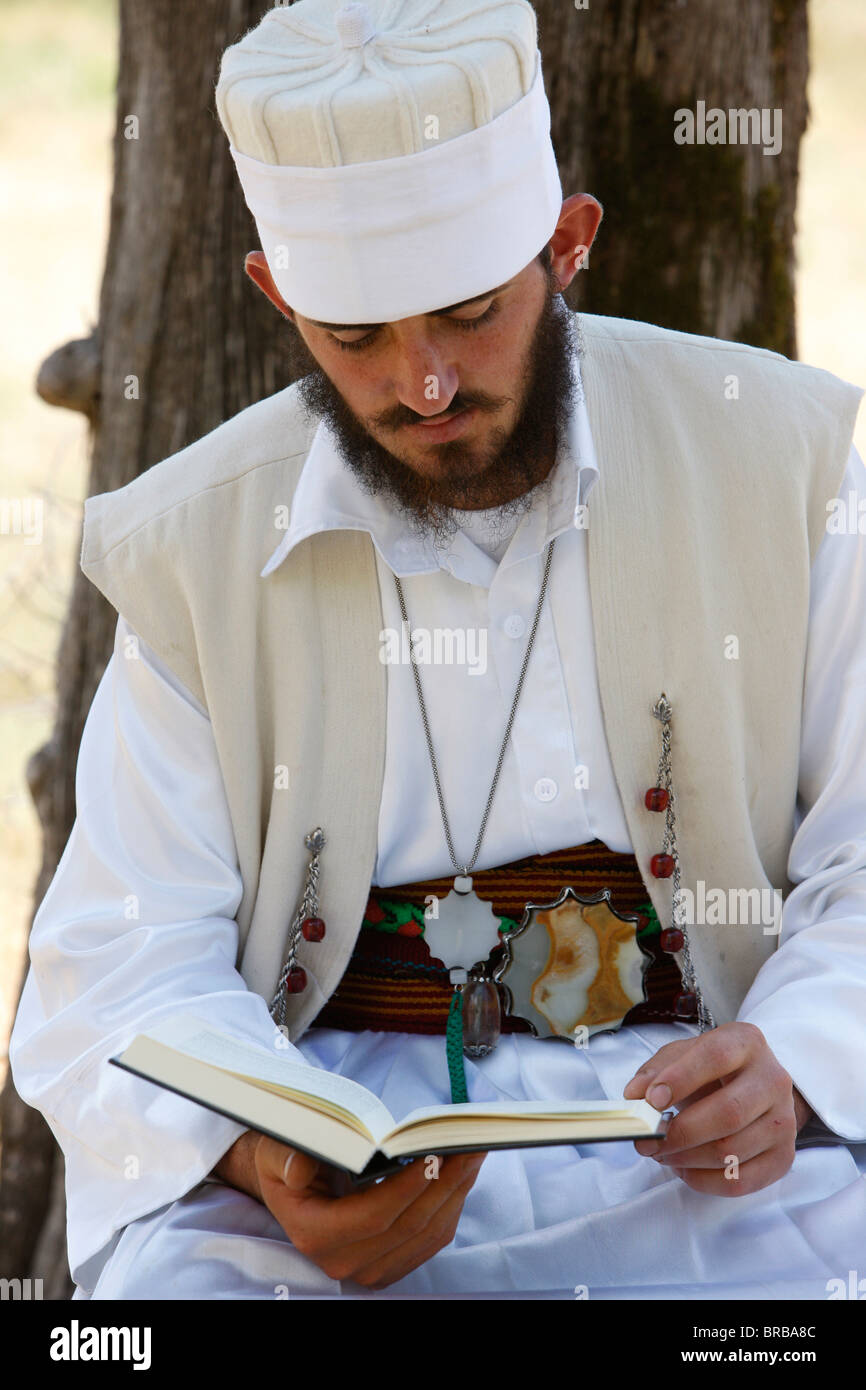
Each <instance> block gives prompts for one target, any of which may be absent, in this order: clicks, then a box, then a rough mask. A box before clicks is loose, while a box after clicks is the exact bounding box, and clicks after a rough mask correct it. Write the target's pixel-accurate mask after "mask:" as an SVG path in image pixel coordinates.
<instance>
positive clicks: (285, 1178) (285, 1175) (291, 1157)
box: [283, 1149, 297, 1186]
mask: <svg viewBox="0 0 866 1390" xmlns="http://www.w3.org/2000/svg"><path fill="white" fill-rule="evenodd" d="M296 1157H297V1154H296V1153H295V1151H294V1149H293V1150H292V1152H291V1153H290V1154H289V1156H288V1158H287V1159H286V1161H285V1163H284V1164H283V1182H284V1183H285V1184H286V1186H288V1183H289V1169H290V1168H291V1166H292V1164H293V1162H294V1161H295V1158H296Z"/></svg>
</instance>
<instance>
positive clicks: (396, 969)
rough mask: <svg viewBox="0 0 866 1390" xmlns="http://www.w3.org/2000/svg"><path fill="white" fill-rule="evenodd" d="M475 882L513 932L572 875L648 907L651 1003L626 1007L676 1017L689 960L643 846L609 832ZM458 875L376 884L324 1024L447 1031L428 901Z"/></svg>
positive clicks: (649, 1019)
mask: <svg viewBox="0 0 866 1390" xmlns="http://www.w3.org/2000/svg"><path fill="white" fill-rule="evenodd" d="M472 879H473V887H474V890H475V892H477V894H478V896H479V897H480V898H484V899H487V900H489V901H490V902H491V903H492V905H493V911H494V913H495V914H496V916H497V917H499V918H500V931H506V932H507V931H511V930H513V929H514V928H515V927H516V926H517V925H519V923H520V920H521V918H522V916H523V910H524V906H525V904H526V903H527V902H547V901H551V900H553V899H554V898H556V896H557V895H558V894H559V892H560V891H561V889H562V887H563V886H564V884H566V883H570V884H571V885H572V887H573V888H574V889H575V891H576V892H578V893H581V894H591V893H596V892H598V891H599V890H600V889H602V888H609V889H610V893H611V906H612V907H613V908H614V909H615V910H616V911H617V912H636V913H640V914H641V916H642V917H643V918H644V919H645V921H644V923H643V924H642V925H641V926H640V927H639V929H638V938H639V940H640V942H641V944H642V945H643V946H644V947H645V948H646V949H647V950H648V951H649V952H650V953H651V954H652V957H653V959H652V963H651V964H650V966H649V968H648V970H647V974H646V979H645V990H646V995H647V998H646V1002H645V1003H641V1004H636V1005H635V1006H634V1007H633V1008H632V1009H630V1010H629V1012H628V1013H627V1014H626V1017H625V1020H624V1026H627V1025H629V1024H632V1023H655V1022H662V1023H666V1022H669V1021H670V1020H672V1019H674V1018H675V1017H676V1014H675V1012H674V1000H675V999H676V997H677V995H678V994H680V993H681V992H682V989H683V984H682V979H681V976H680V971H679V967H678V965H677V963H676V960H675V959H674V957H673V956H672V955H668V954H667V953H666V952H664V951H662V949H661V947H660V945H659V940H658V938H659V932H660V925H659V921H658V918H657V917H656V914H655V911H654V910H653V906H652V903H651V902H650V901H649V900H648V894H647V890H646V886H645V884H644V881H643V879H642V877H641V873H640V870H639V868H638V865H637V860H636V858H635V856H634V855H633V854H619V853H617V851H616V850H610V849H608V847H607V845H605V844H604V843H603V841H601V840H592V841H590V842H589V843H588V844H583V845H576V846H574V847H573V848H572V849H559V850H554V851H553V852H552V853H550V854H538V855H530V856H529V857H528V858H526V859H517V860H515V861H514V862H513V863H510V864H503V865H501V866H500V867H498V868H495V869H484V870H480V871H474V872H473V875H472ZM452 885H453V875H447V876H446V877H444V878H432V879H424V880H423V881H422V882H419V883H407V884H401V885H399V886H397V887H392V888H379V887H376V886H375V885H374V886H373V887H372V888H371V891H370V897H369V900H368V902H367V907H366V910H365V913H364V921H363V924H362V926H361V930H360V932H359V935H358V939H357V941H356V943H355V949H354V951H353V953H352V957H351V959H350V961H349V964H348V966H347V968H346V971H345V973H344V975H343V977H342V979H341V980H340V983H339V984H338V986H337V988H336V990H335V991H334V993H333V994H332V995H331V997H330V999H329V1000H328V1002H327V1004H326V1005H325V1007H324V1008H323V1009H322V1010H321V1012H320V1013H319V1015H318V1016H317V1018H316V1020H315V1025H314V1026H316V1027H320V1028H342V1029H346V1030H347V1031H349V1032H360V1031H362V1030H363V1029H371V1030H373V1031H377V1032H378V1031H382V1032H399V1033H433V1034H444V1033H445V1029H446V1024H447V1021H448V1010H449V1007H450V1004H451V999H452V996H453V994H454V988H453V985H452V984H451V983H450V979H449V975H448V971H447V970H446V969H445V967H444V966H443V964H442V962H441V961H438V960H435V959H434V958H433V957H432V956H431V954H430V951H429V948H428V947H427V944H426V942H425V941H424V908H425V906H426V905H427V902H428V901H429V898H430V897H431V895H432V896H435V897H444V896H445V894H446V893H448V892H449V890H450V889H451V887H452ZM502 1032H503V1033H529V1032H531V1029H530V1027H529V1024H528V1023H526V1022H525V1021H524V1020H523V1019H520V1018H511V1017H509V1016H508V1015H505V1016H504V1017H503V1019H502Z"/></svg>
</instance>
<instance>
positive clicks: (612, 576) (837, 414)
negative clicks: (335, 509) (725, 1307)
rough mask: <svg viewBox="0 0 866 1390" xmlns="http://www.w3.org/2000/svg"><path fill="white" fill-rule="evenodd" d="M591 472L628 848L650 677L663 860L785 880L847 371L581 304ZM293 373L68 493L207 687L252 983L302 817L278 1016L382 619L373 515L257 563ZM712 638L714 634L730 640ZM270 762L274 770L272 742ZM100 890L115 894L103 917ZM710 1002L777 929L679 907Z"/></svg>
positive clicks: (341, 953) (164, 649) (376, 778)
mask: <svg viewBox="0 0 866 1390" xmlns="http://www.w3.org/2000/svg"><path fill="white" fill-rule="evenodd" d="M578 319H579V325H580V328H581V331H582V338H583V344H584V348H585V352H584V356H583V360H582V364H581V370H582V375H583V382H584V388H585V392H586V401H587V409H588V412H589V419H590V425H591V429H592V435H593V440H594V444H595V448H596V451H597V454H598V457H599V461H600V478H599V482H598V484H597V486H596V487H595V489H594V490H593V493H592V497H591V499H590V502H589V534H588V564H589V584H590V598H591V604H592V614H593V623H594V630H595V645H596V653H597V662H598V681H599V690H600V696H601V705H602V712H603V716H604V724H605V730H606V734H607V739H608V743H609V746H610V754H611V759H612V763H613V769H614V773H615V776H616V780H617V784H618V788H619V792H620V796H621V798H622V803H623V807H624V810H625V816H626V821H627V824H628V828H629V833H630V836H631V841H632V846H633V850H634V853H635V855H636V856H637V862H638V865H639V866H640V868H641V871H642V872H643V874H644V878H645V882H646V886H647V890H648V895H649V896H650V898H651V899H652V902H653V904H654V906H655V909H656V911H657V913H658V914H659V917H660V919H661V921H662V922H663V923H667V922H669V920H670V900H671V883H670V880H669V879H655V878H654V877H652V875H651V874H650V871H649V861H650V858H651V857H652V855H653V854H655V853H656V852H657V851H658V850H659V849H660V847H661V831H662V821H663V817H661V816H660V815H658V814H656V813H653V812H651V811H648V810H647V809H646V807H645V805H644V792H645V790H646V788H647V787H649V786H652V785H653V783H654V782H655V774H656V768H657V763H658V755H659V747H660V743H659V733H660V726H659V724H658V722H657V721H656V720H655V719H654V718H653V717H652V715H651V713H650V707H651V705H652V704H653V703H654V701H655V700H656V699H657V697H658V696H659V694H660V693H661V692H662V691H664V692H665V693H666V694H667V696H668V697H669V699H670V700H671V701H672V704H673V710H674V725H673V728H674V737H673V751H672V757H673V773H674V789H675V792H676V795H677V832H678V844H679V852H680V861H681V868H682V886H683V887H684V888H686V889H690V890H691V891H692V892H694V893H696V894H697V893H698V888H697V885H698V881H699V880H702V881H703V882H704V883H705V884H707V885H711V886H712V887H713V888H716V889H721V890H723V891H724V892H725V893H726V894H729V893H730V892H731V891H734V890H742V891H749V890H765V891H771V890H772V889H773V888H776V889H779V890H780V891H781V892H782V893H783V894H785V893H787V892H788V891H789V889H790V887H791V885H790V883H789V882H788V880H787V877H786V868H787V858H788V852H789V849H790V844H791V840H792V838H793V833H794V806H795V799H796V794H797V781H798V763H799V746H800V719H801V700H802V690H803V676H804V666H805V657H806V640H807V630H808V616H809V582H810V567H811V563H812V561H813V559H814V557H815V554H816V552H817V549H818V546H819V545H820V543H821V540H822V538H823V536H824V534H825V527H826V519H827V504H828V502H830V501H831V499H833V498H835V497H836V495H837V493H838V491H839V487H840V485H841V481H842V477H843V474H844V471H845V466H846V463H847V458H848V453H849V449H850V444H851V437H852V433H853V428H854V422H855V418H856V414H857V408H858V404H859V400H860V396H861V394H862V392H861V391H860V389H859V388H857V387H854V386H852V385H850V384H849V383H847V382H844V381H841V380H839V379H838V378H837V377H834V376H832V375H830V374H829V373H827V372H824V371H821V370H819V369H817V368H814V367H809V366H806V365H804V364H802V363H797V362H790V361H788V360H787V359H786V358H784V357H781V356H778V355H777V354H775V353H772V352H767V351H764V350H762V349H756V348H751V347H747V346H744V345H742V344H738V343H728V342H722V341H719V340H716V339H712V338H701V337H695V336H692V335H689V334H684V333H675V332H671V331H669V330H666V329H662V328H658V327H655V326H654V325H652V324H646V323H639V322H634V321H631V320H626V319H611V318H602V317H597V316H594V315H586V314H581V315H579V316H578ZM315 424H316V422H315V421H314V420H311V419H310V418H309V417H308V416H307V415H306V413H305V412H304V410H303V409H302V407H301V404H300V402H299V399H298V393H297V388H296V386H290V387H288V388H286V389H285V390H283V391H280V392H278V393H277V394H276V395H274V396H271V397H269V398H268V399H266V400H263V401H259V402H258V403H257V404H255V405H252V406H250V407H249V408H248V409H246V410H244V411H242V412H241V413H240V414H238V415H236V416H234V417H233V418H232V419H230V420H227V421H226V422H225V423H224V424H222V425H220V426H219V427H218V428H217V429H215V430H213V431H212V432H211V433H210V434H208V435H206V436H205V437H204V438H202V439H199V440H197V441H196V442H195V443H193V444H191V445H189V446H188V447H187V448H185V449H182V450H180V451H179V452H178V453H176V454H173V455H172V456H171V457H169V458H167V459H164V460H163V461H162V462H160V463H158V464H156V465H154V466H153V467H152V468H150V469H148V470H147V472H145V473H143V474H142V475H141V476H140V477H138V478H136V479H134V480H133V481H132V482H131V483H128V484H127V485H126V487H123V488H120V489H118V490H117V491H115V492H110V493H102V494H99V495H97V496H94V497H90V498H88V499H87V502H86V504H85V515H84V528H83V540H82V549H81V568H82V570H83V571H84V573H85V574H86V575H87V576H88V578H89V579H90V580H91V581H92V582H93V583H94V584H95V585H96V586H97V588H99V589H100V590H101V592H102V593H103V594H104V595H105V597H106V598H107V599H108V601H109V602H110V603H111V604H112V605H113V607H114V608H116V609H117V611H118V612H119V613H122V614H123V616H124V617H125V618H126V619H127V620H128V621H129V623H130V624H131V625H132V627H133V628H134V629H135V630H136V631H137V632H138V633H140V635H141V636H142V637H143V638H144V640H145V641H146V642H147V643H149V644H150V646H152V647H153V648H154V650H155V651H156V653H157V655H158V656H159V657H160V658H161V659H162V660H163V661H164V662H165V663H166V665H167V666H169V667H170V668H171V670H172V671H174V673H175V674H176V675H177V676H178V677H179V679H180V680H181V681H182V682H183V683H184V684H185V685H186V686H187V688H188V689H189V690H190V691H191V692H192V693H193V694H194V695H195V696H196V698H197V699H198V700H200V701H201V702H202V703H203V704H204V705H205V706H206V708H207V710H208V712H209V715H210V719H211V722H212V727H213V733H214V739H215V742H216V749H217V753H218V756H219V762H220V768H221V772H222V777H223V781H224V785H225V791H226V797H227V801H228V806H229V812H230V815H231V820H232V826H233V830H234V836H235V841H236V846H237V854H238V863H239V867H240V872H241V876H242V880H243V896H242V899H241V902H240V906H239V908H238V913H237V921H238V927H239V933H240V937H239V939H240V946H239V960H238V968H239V969H240V971H241V974H242V975H243V978H244V980H245V981H246V983H247V985H248V986H249V988H250V989H252V990H255V991H257V992H258V993H260V994H262V995H263V996H264V997H265V998H266V999H270V997H271V995H272V993H273V991H274V988H275V985H276V981H277V978H278V974H279V970H280V966H281V964H282V959H283V955H284V950H285V944H286V935H287V931H288V928H289V924H290V922H291V919H292V917H293V915H294V912H295V910H296V907H297V904H298V901H299V896H300V893H301V891H302V887H303V881H304V875H305V870H306V865H307V862H308V859H309V852H308V851H307V850H306V849H305V848H304V835H305V834H306V833H307V832H308V831H309V830H311V829H312V828H313V827H314V826H316V825H321V826H322V827H323V828H324V830H325V834H326V836H327V845H326V847H325V849H324V850H323V852H322V868H321V874H322V876H321V884H320V911H321V915H322V916H323V917H324V919H325V920H326V922H327V924H328V930H327V934H326V936H325V938H324V940H323V941H322V942H320V943H317V944H316V945H314V946H313V947H312V948H310V949H307V950H306V951H305V950H304V943H303V942H302V943H301V950H300V952H299V958H300V961H301V963H302V964H303V966H304V969H305V970H306V972H307V977H308V985H307V988H306V989H305V990H304V991H303V993H301V994H298V995H294V996H292V997H291V999H290V1003H289V1013H290V1020H291V1023H290V1036H291V1038H292V1039H293V1040H295V1039H297V1038H298V1037H299V1036H300V1035H301V1034H302V1033H303V1031H304V1030H305V1028H306V1027H307V1026H308V1025H309V1024H310V1023H311V1022H312V1021H313V1019H314V1018H315V1016H316V1014H317V1013H318V1012H319V1010H320V1009H321V1008H322V1006H323V1004H324V1002H325V1000H326V999H327V998H328V997H329V996H330V994H331V993H332V992H333V991H334V989H335V988H336V986H337V984H338V982H339V980H340V977H341V976H342V974H343V971H344V970H345V968H346V965H347V963H348V960H349V957H350V955H351V952H352V948H353V945H354V942H355V939H356V936H357V933H358V930H359V927H360V924H361V921H362V918H363V913H364V907H365V905H366V901H367V897H368V894H369V890H370V883H371V878H372V874H373V870H374V865H375V860H376V850H377V831H378V819H379V803H380V799H381V792H382V782H383V776H384V767H385V728H386V710H385V694H386V678H387V671H386V668H385V666H384V665H383V664H382V662H381V661H380V659H379V650H380V641H379V634H380V632H381V630H382V628H383V626H384V620H383V616H382V607H381V601H380V595H379V585H378V578H377V570H376V563H375V557H374V548H373V542H372V539H371V537H370V536H369V534H367V533H366V532H359V531H349V530H345V531H328V532H323V533H320V534H318V535H314V536H310V537H308V538H307V539H306V540H304V541H302V542H301V543H300V544H299V545H298V546H296V547H295V548H294V550H293V551H292V552H291V553H290V554H289V556H288V557H287V558H286V559H285V560H284V561H283V563H282V564H281V565H280V566H279V567H278V568H277V569H276V570H274V571H273V572H272V573H271V574H270V575H268V576H267V577H266V578H264V579H262V578H260V577H259V576H260V571H261V569H262V568H263V566H264V564H265V562H266V560H267V559H268V558H269V557H270V555H271V553H272V551H273V549H274V546H275V544H276V541H277V540H278V539H279V536H278V533H277V532H276V531H275V525H276V524H278V522H277V521H276V518H278V517H279V516H281V515H287V514H288V513H287V511H285V512H284V511H283V510H282V509H284V508H285V509H288V508H290V506H291V501H292V496H293V493H294V489H295V486H296V483H297V480H298V477H299V476H300V472H301V469H302V467H303V464H304V460H305V457H306V455H307V452H308V450H309V447H310V444H311V442H312V438H313V434H314V432H315ZM730 637H735V638H736V639H737V644H738V656H737V657H736V659H731V658H730V652H731V644H730V642H729V641H728V639H729V638H730ZM280 765H282V766H285V767H286V768H288V787H287V788H286V787H285V786H283V785H278V783H280V781H281V779H277V778H275V775H274V773H275V768H276V767H277V766H280ZM121 907H122V905H121V904H119V905H118V921H119V923H120V921H121V920H122V918H121ZM689 936H690V942H691V950H692V960H693V963H694V967H695V970H696V973H697V977H698V982H699V984H700V987H701V989H702V991H703V993H704V997H705V999H706V1002H707V1004H708V1006H709V1008H710V1009H711V1010H712V1012H713V1014H714V1016H715V1020H716V1022H717V1023H723V1022H726V1021H730V1020H732V1019H734V1018H735V1017H736V1014H737V1011H738V1009H739V1007H740V1004H741V1002H742V1000H743V998H744V996H745V994H746V992H747V990H748V988H749V986H750V985H751V983H752V981H753V979H754V977H755V974H756V972H757V971H758V969H759V968H760V966H761V965H762V963H763V962H764V961H765V960H766V959H767V957H768V956H769V955H770V953H771V952H772V951H774V950H775V949H776V948H777V944H778V940H777V937H776V936H775V935H774V934H772V933H767V931H766V930H765V927H764V925H762V923H761V921H760V920H755V919H754V916H753V917H752V924H749V925H747V924H744V923H739V924H737V923H734V924H728V925H723V924H718V925H695V926H693V927H692V928H691V929H690V933H689Z"/></svg>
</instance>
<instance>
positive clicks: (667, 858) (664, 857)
mask: <svg viewBox="0 0 866 1390" xmlns="http://www.w3.org/2000/svg"><path fill="white" fill-rule="evenodd" d="M650 870H651V872H652V875H653V877H654V878H670V876H671V874H672V873H673V871H674V860H673V855H672V854H654V855H653V857H652V859H651V860H650Z"/></svg>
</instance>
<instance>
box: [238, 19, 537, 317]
mask: <svg viewBox="0 0 866 1390" xmlns="http://www.w3.org/2000/svg"><path fill="white" fill-rule="evenodd" d="M216 105H217V111H218V113H219V118H220V121H221V122H222V125H223V128H224V129H225V131H226V134H227V135H228V138H229V143H230V147H231V153H232V157H233V159H234V161H235V165H236V168H237V171H238V175H239V177H240V181H241V185H242V187H243V191H244V196H245V198H246V201H247V205H248V207H249V209H250V211H251V212H252V214H253V217H254V218H255V221H256V226H257V228H258V232H259V237H260V239H261V244H262V250H263V251H264V253H265V257H266V259H267V262H268V266H269V268H270V271H271V274H272V276H273V278H274V281H275V283H276V285H277V288H278V289H279V291H280V294H281V295H282V296H283V298H284V299H285V300H286V302H287V303H288V304H290V305H291V306H292V308H294V309H296V310H297V311H298V313H300V314H302V315H303V316H304V317H306V318H311V319H318V320H320V321H323V322H326V323H345V324H349V323H387V322H391V321H393V320H396V319H401V318H407V317H409V316H410V315H412V314H423V313H427V312H429V311H431V310H433V309H441V308H446V307H447V306H449V305H451V304H457V303H460V302H461V301H463V300H464V299H471V298H473V297H474V296H475V295H479V294H483V293H484V292H485V291H486V290H489V289H493V288H495V287H496V286H498V285H501V284H503V283H504V282H505V281H507V280H510V279H511V278H512V277H513V276H514V275H516V274H517V273H518V271H520V270H522V269H523V267H524V266H526V265H528V264H529V262H530V261H531V260H532V259H533V258H534V257H535V256H537V255H538V253H539V252H540V251H541V249H542V247H544V246H545V245H546V244H547V242H548V241H549V240H550V238H551V236H552V235H553V231H554V228H555V227H556V223H557V220H558V217H559V213H560V209H561V206H562V188H561V185H560V180H559V174H558V172H557V167H556V159H555V156H554V152H553V146H552V144H551V140H550V109H549V107H548V104H547V98H546V96H545V92H544V84H543V80H542V74H541V57H540V54H539V52H538V47H537V32H536V21H535V13H534V11H533V9H532V7H531V6H530V5H529V4H528V3H526V0H367V3H365V4H357V3H355V4H348V5H346V4H341V3H340V0H298V3H296V4H294V5H291V6H285V5H278V6H276V8H274V9H272V10H270V11H268V13H267V14H266V15H265V16H264V18H263V19H262V21H261V22H260V23H259V24H258V26H257V27H256V28H255V29H252V30H251V31H250V32H249V33H248V34H246V35H245V36H244V38H243V39H241V40H240V42H239V43H236V44H234V45H232V47H230V48H227V49H226V51H225V53H224V54H223V57H222V62H221V66H220V74H219V81H218V83H217V87H216Z"/></svg>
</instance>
